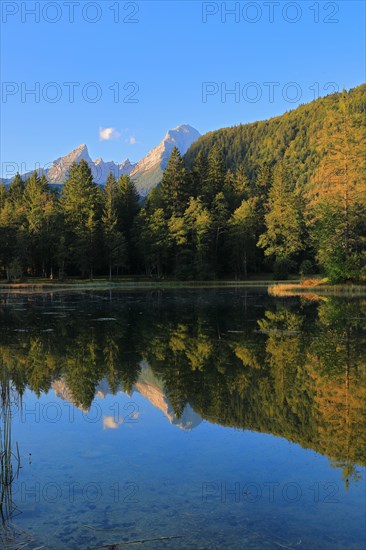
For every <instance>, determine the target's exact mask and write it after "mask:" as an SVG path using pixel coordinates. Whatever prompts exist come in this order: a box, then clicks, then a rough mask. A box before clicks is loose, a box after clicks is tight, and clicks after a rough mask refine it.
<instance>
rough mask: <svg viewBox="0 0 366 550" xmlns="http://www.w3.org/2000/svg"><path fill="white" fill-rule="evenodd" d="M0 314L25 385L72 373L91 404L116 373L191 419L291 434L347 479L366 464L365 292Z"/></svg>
mask: <svg viewBox="0 0 366 550" xmlns="http://www.w3.org/2000/svg"><path fill="white" fill-rule="evenodd" d="M106 298H107V299H106ZM109 300H110V301H109ZM19 309H21V310H22V311H17V310H19ZM0 316H1V317H0V322H1V325H2V327H4V330H2V331H1V333H0V361H1V365H2V368H3V369H4V372H5V373H7V376H8V377H9V378H11V379H12V380H13V381H14V383H15V385H16V387H17V389H18V391H19V392H20V393H21V394H22V393H23V392H24V390H25V388H26V387H27V386H28V387H29V388H30V389H32V390H33V391H34V392H35V393H36V394H40V393H41V392H42V391H45V392H47V391H49V390H50V388H51V387H52V384H54V382H55V381H56V380H57V381H60V380H62V382H63V384H64V385H65V386H64V391H65V392H66V393H65V394H64V397H65V398H66V399H68V400H70V401H72V402H73V403H74V404H75V405H76V406H79V407H82V408H85V409H87V408H88V407H89V406H90V404H91V403H92V401H93V399H94V397H95V393H96V391H100V392H103V391H105V389H103V388H105V387H104V386H101V381H104V382H103V384H107V385H108V392H110V393H112V394H115V393H116V392H117V391H119V390H120V389H122V390H123V391H124V392H126V393H128V394H129V395H130V394H131V393H132V392H133V391H139V392H140V393H141V394H142V395H145V396H146V397H147V398H148V399H150V401H151V402H152V403H153V404H154V405H155V406H157V407H159V408H160V409H161V410H162V411H163V412H164V414H166V415H167V416H168V418H169V419H170V420H171V421H172V422H173V423H177V424H178V425H179V424H180V425H181V426H182V427H185V428H186V427H188V428H192V427H193V426H194V425H195V423H196V422H197V418H198V417H201V418H202V419H207V420H209V421H210V422H216V423H218V424H221V425H224V426H233V427H236V428H239V429H250V430H256V431H260V432H265V433H271V434H274V435H278V436H282V437H285V438H286V439H288V440H290V441H294V442H296V443H299V444H300V445H302V446H304V447H308V448H311V449H314V450H315V451H317V452H320V453H323V454H325V455H327V456H328V457H330V458H331V459H332V461H333V462H334V463H335V464H337V465H338V466H340V467H342V469H343V471H344V472H345V476H346V477H350V476H352V475H353V470H352V468H353V464H362V465H364V464H366V456H365V454H366V435H365V429H364V427H365V426H364V418H365V413H366V368H365V357H366V337H365V335H366V303H365V301H362V300H343V299H332V298H327V299H326V300H325V301H322V302H319V303H317V302H307V301H306V300H300V299H290V300H283V299H280V300H276V299H272V298H271V299H270V298H268V297H267V298H266V297H265V296H263V295H258V294H255V293H247V292H246V291H244V290H242V291H239V292H235V291H230V292H229V291H217V292H213V291H206V292H202V291H201V292H196V293H191V294H190V293H188V292H186V293H179V292H178V293H171V294H167V295H165V296H163V297H162V296H161V295H160V294H151V293H136V294H133V295H126V294H122V293H121V294H118V293H115V294H113V295H111V296H109V295H108V296H103V295H101V296H99V295H98V296H94V295H87V296H86V297H82V296H80V297H77V298H75V296H74V297H72V298H71V297H57V298H55V297H53V298H52V300H51V299H50V298H49V297H44V296H42V297H39V298H37V297H36V298H35V297H33V298H31V299H26V298H24V297H22V303H18V302H16V301H14V302H10V303H9V304H4V305H3V307H2V309H0ZM102 319H109V320H110V321H108V322H107V321H104V322H102V321H101V320H102ZM112 319H114V320H112ZM19 330H22V331H23V332H19ZM146 365H149V367H148V368H147V367H146ZM190 407H191V409H190ZM193 411H194V413H193ZM196 415H198V417H197V416H196Z"/></svg>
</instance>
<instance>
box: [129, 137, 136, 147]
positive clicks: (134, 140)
mask: <svg viewBox="0 0 366 550" xmlns="http://www.w3.org/2000/svg"><path fill="white" fill-rule="evenodd" d="M135 143H136V138H135V136H131V137H130V145H135Z"/></svg>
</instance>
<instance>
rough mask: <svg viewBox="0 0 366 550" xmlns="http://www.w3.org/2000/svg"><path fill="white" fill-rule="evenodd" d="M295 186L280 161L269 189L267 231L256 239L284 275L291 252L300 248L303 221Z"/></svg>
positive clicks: (301, 245) (293, 252)
mask: <svg viewBox="0 0 366 550" xmlns="http://www.w3.org/2000/svg"><path fill="white" fill-rule="evenodd" d="M294 187H295V186H294V185H293V183H292V182H291V180H290V177H289V174H288V172H287V169H286V166H285V164H284V162H283V161H280V162H279V163H278V164H277V165H276V168H275V171H274V177H273V183H272V186H271V189H270V191H269V200H268V203H267V213H266V214H265V225H266V231H265V233H262V235H261V236H260V237H259V240H258V246H259V247H261V248H264V253H265V255H266V256H272V257H273V258H274V259H275V265H277V266H278V267H280V266H282V269H283V271H284V273H283V274H284V275H286V272H287V270H288V267H289V265H290V264H291V261H292V260H293V258H294V256H295V255H296V254H298V253H299V252H300V250H301V249H302V248H303V243H302V226H303V223H302V217H301V212H300V207H299V198H298V196H297V195H296V192H295V188H294Z"/></svg>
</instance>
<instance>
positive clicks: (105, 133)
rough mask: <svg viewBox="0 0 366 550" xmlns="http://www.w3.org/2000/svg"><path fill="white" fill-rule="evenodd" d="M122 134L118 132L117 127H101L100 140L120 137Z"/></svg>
mask: <svg viewBox="0 0 366 550" xmlns="http://www.w3.org/2000/svg"><path fill="white" fill-rule="evenodd" d="M120 137H121V134H120V133H119V132H117V130H116V129H115V128H99V139H100V141H107V140H110V139H119V138H120Z"/></svg>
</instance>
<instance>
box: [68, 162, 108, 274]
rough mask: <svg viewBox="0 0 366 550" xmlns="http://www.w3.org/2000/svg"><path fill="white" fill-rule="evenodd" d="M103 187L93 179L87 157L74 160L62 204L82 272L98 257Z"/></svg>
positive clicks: (72, 245)
mask: <svg viewBox="0 0 366 550" xmlns="http://www.w3.org/2000/svg"><path fill="white" fill-rule="evenodd" d="M101 198H102V197H101V191H100V188H99V187H98V186H97V184H95V183H94V181H93V176H92V173H91V170H90V168H89V166H88V164H87V162H86V161H85V160H81V161H80V163H79V164H76V163H73V164H72V166H71V168H70V171H69V175H68V178H67V180H66V182H65V184H64V187H63V190H62V198H61V201H62V207H63V211H64V215H65V222H66V228H67V230H68V245H69V246H70V249H71V251H72V260H73V262H74V263H75V264H76V265H77V266H78V267H79V269H80V271H81V274H82V276H84V275H85V273H86V272H87V271H89V276H90V278H92V277H93V268H94V266H95V263H96V257H97V253H98V251H97V246H96V245H97V239H98V229H99V223H100V216H101Z"/></svg>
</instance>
